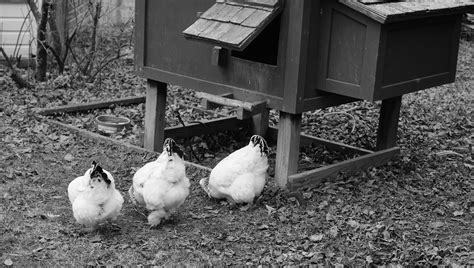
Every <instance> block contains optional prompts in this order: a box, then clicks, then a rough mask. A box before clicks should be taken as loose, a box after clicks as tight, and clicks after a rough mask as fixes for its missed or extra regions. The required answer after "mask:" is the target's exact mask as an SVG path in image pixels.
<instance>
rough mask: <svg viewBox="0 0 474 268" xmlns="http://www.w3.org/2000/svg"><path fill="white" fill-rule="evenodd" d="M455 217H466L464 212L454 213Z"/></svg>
mask: <svg viewBox="0 0 474 268" xmlns="http://www.w3.org/2000/svg"><path fill="white" fill-rule="evenodd" d="M453 215H454V217H458V216H462V215H464V212H462V211H454V213H453Z"/></svg>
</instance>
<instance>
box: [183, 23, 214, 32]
mask: <svg viewBox="0 0 474 268" xmlns="http://www.w3.org/2000/svg"><path fill="white" fill-rule="evenodd" d="M212 23H213V21H211V20H207V19H198V20H197V21H196V22H194V23H193V24H192V25H191V26H189V27H188V28H187V29H186V30H184V31H183V33H184V34H185V35H199V34H200V33H201V32H202V31H204V30H205V29H207V28H209V26H210V25H211V24H212Z"/></svg>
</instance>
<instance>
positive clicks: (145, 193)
mask: <svg viewBox="0 0 474 268" xmlns="http://www.w3.org/2000/svg"><path fill="white" fill-rule="evenodd" d="M189 187H190V183H189V179H188V178H187V177H186V168H185V165H184V160H183V150H182V149H181V148H180V147H179V146H178V145H177V144H176V142H175V141H174V140H173V139H172V138H167V139H166V140H165V142H164V143H163V152H162V153H161V154H160V156H159V157H158V158H157V159H156V160H155V161H153V162H150V163H147V164H145V165H144V166H143V167H141V168H140V169H139V170H137V172H136V173H135V175H134V176H133V184H132V186H131V187H130V189H129V191H128V192H129V195H130V199H131V200H132V202H133V203H134V204H135V205H140V206H143V207H145V208H146V209H148V210H149V211H150V214H149V215H148V223H149V224H150V225H151V226H152V227H155V226H157V225H159V224H160V223H161V222H162V221H163V220H165V219H168V218H169V217H170V216H171V214H173V213H174V212H175V211H176V209H177V208H178V207H180V206H181V205H182V204H183V203H184V201H185V200H186V197H188V195H189Z"/></svg>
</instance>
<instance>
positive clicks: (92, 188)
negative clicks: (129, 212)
mask: <svg viewBox="0 0 474 268" xmlns="http://www.w3.org/2000/svg"><path fill="white" fill-rule="evenodd" d="M68 196H69V200H70V201H71V204H72V212H73V214H74V218H75V219H76V221H77V222H78V223H80V224H82V225H84V226H85V227H86V230H89V231H92V230H95V229H96V228H97V227H98V226H99V224H101V223H104V222H107V221H115V220H116V219H117V216H118V215H119V214H120V210H121V209H122V205H123V197H122V194H120V192H119V191H118V190H117V189H115V181H114V178H113V176H112V174H110V173H109V172H108V171H106V170H104V169H102V167H101V166H99V164H97V163H96V162H95V161H93V162H92V167H91V168H90V169H88V170H87V171H86V173H85V174H84V175H83V176H81V177H77V178H76V179H74V180H73V181H72V182H71V183H69V186H68Z"/></svg>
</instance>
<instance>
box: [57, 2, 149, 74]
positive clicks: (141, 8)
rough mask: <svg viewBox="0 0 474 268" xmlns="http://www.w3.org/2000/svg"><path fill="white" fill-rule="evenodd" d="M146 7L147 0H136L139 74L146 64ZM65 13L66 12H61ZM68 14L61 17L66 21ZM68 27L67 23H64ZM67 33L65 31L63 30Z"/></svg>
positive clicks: (63, 7)
mask: <svg viewBox="0 0 474 268" xmlns="http://www.w3.org/2000/svg"><path fill="white" fill-rule="evenodd" d="M61 3H62V10H64V11H65V10H67V3H68V2H66V1H61ZM146 9H147V1H146V0H136V1H135V27H136V28H135V51H134V52H135V53H134V57H135V59H134V60H135V71H136V73H137V75H142V76H143V67H144V65H145V59H144V56H145V50H146V44H145V29H146V21H145V20H146V18H145V14H146ZM59 13H60V14H61V13H65V12H59ZM66 16H67V15H66V14H61V18H62V19H63V21H64V22H65V21H66V20H67V19H66ZM63 26H64V27H66V23H64V24H63ZM63 33H65V31H64V32H63Z"/></svg>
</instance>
